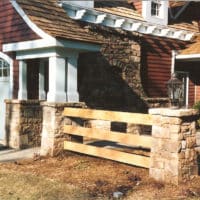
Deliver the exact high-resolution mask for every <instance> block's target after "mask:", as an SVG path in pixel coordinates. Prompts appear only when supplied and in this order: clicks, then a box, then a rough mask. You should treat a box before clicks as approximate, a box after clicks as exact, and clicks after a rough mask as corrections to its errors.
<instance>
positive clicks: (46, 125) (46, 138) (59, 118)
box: [41, 102, 85, 156]
mask: <svg viewBox="0 0 200 200" xmlns="http://www.w3.org/2000/svg"><path fill="white" fill-rule="evenodd" d="M42 106H43V124H42V140H41V155H50V156H56V155H58V154H60V153H61V152H63V150H64V141H66V140H72V141H80V139H82V138H80V137H77V136H69V135H67V134H66V133H63V127H64V125H76V124H78V123H79V122H77V121H75V120H72V119H70V118H67V117H65V116H63V110H64V108H65V107H78V108H81V107H85V104H84V103H50V102H43V103H42Z"/></svg>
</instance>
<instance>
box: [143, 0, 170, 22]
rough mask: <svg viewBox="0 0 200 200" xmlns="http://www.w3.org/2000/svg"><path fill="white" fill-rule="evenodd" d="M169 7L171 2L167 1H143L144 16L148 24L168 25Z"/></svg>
mask: <svg viewBox="0 0 200 200" xmlns="http://www.w3.org/2000/svg"><path fill="white" fill-rule="evenodd" d="M168 6H169V2H168V1H166V0H149V1H142V16H143V18H144V19H145V20H146V21H147V22H151V23H155V24H160V25H167V24H168Z"/></svg>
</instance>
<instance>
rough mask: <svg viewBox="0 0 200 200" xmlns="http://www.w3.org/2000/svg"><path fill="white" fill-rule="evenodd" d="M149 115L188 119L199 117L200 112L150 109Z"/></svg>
mask: <svg viewBox="0 0 200 200" xmlns="http://www.w3.org/2000/svg"><path fill="white" fill-rule="evenodd" d="M149 114H151V115H163V116H168V117H187V116H193V115H198V114H199V111H198V110H195V109H172V108H152V109H149Z"/></svg>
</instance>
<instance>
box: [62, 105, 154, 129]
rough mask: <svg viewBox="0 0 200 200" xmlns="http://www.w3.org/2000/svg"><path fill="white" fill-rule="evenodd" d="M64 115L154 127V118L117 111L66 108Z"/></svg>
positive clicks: (147, 115)
mask: <svg viewBox="0 0 200 200" xmlns="http://www.w3.org/2000/svg"><path fill="white" fill-rule="evenodd" d="M63 114H64V115H65V116H71V117H80V118H87V119H99V120H108V121H114V122H126V123H133V124H143V125H152V124H153V120H152V116H151V115H149V114H141V113H128V112H116V111H103V110H92V109H81V108H65V109H64V112H63Z"/></svg>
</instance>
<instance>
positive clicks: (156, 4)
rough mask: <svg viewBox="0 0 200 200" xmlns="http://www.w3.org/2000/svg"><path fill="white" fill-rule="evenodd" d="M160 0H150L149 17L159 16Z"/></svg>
mask: <svg viewBox="0 0 200 200" xmlns="http://www.w3.org/2000/svg"><path fill="white" fill-rule="evenodd" d="M160 7H161V2H160V0H152V1H151V16H157V17H158V16H160Z"/></svg>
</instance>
